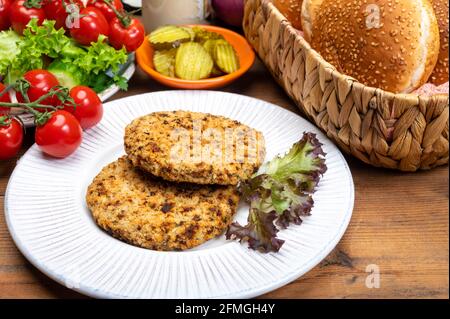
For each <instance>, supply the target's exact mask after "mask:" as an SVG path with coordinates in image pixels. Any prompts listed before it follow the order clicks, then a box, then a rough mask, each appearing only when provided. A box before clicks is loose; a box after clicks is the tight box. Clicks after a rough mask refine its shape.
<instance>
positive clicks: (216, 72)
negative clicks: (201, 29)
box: [203, 39, 227, 76]
mask: <svg viewBox="0 0 450 319" xmlns="http://www.w3.org/2000/svg"><path fill="white" fill-rule="evenodd" d="M222 42H225V43H227V42H226V41H225V40H221V39H219V40H206V42H205V43H203V47H204V48H205V50H206V51H207V52H208V53H209V55H211V57H212V58H213V59H214V49H215V47H216V44H217V43H222ZM223 74H224V73H223V72H222V70H221V69H219V67H218V66H217V65H216V64H215V63H214V67H213V69H212V71H211V75H212V76H221V75H223Z"/></svg>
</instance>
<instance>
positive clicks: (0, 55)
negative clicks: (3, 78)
mask: <svg viewBox="0 0 450 319" xmlns="http://www.w3.org/2000/svg"><path fill="white" fill-rule="evenodd" d="M20 41H21V40H20V37H19V35H18V34H17V33H15V32H14V31H2V32H0V75H6V74H7V73H8V69H9V67H10V66H11V64H12V62H13V60H14V59H15V58H16V56H17V55H18V54H19V53H20V49H19V46H18V43H19V42H20Z"/></svg>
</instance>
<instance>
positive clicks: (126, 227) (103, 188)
mask: <svg viewBox="0 0 450 319" xmlns="http://www.w3.org/2000/svg"><path fill="white" fill-rule="evenodd" d="M86 201H87V205H88V207H89V209H90V210H91V212H92V215H93V217H94V219H95V221H96V222H97V224H98V225H99V226H100V227H101V228H103V229H104V230H106V231H107V232H108V233H110V234H111V235H112V236H114V237H116V238H119V239H121V240H123V241H125V242H128V243H130V244H133V245H136V246H140V247H144V248H148V249H153V250H184V249H188V248H192V247H195V246H197V245H200V244H202V243H204V242H205V241H207V240H209V239H211V238H214V237H215V236H217V235H220V234H221V233H222V232H223V231H224V230H225V229H226V227H227V226H228V225H229V224H230V222H231V220H232V217H233V215H234V214H235V212H236V209H237V205H238V201H239V195H238V193H237V191H236V189H235V187H232V186H219V185H214V186H205V185H193V184H183V183H171V182H166V181H163V180H161V179H159V178H156V177H154V176H152V175H150V174H148V173H146V172H143V171H141V170H139V169H137V168H135V167H134V166H133V164H132V163H131V162H130V161H129V160H128V159H127V158H126V157H121V158H119V159H118V160H117V161H115V162H113V163H111V164H109V165H107V166H106V167H104V168H103V169H102V171H101V172H100V173H99V174H98V175H97V176H96V177H95V179H94V180H93V182H92V183H91V185H90V186H89V187H88V190H87V195H86Z"/></svg>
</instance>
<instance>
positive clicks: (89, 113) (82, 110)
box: [64, 85, 103, 130]
mask: <svg viewBox="0 0 450 319" xmlns="http://www.w3.org/2000/svg"><path fill="white" fill-rule="evenodd" d="M70 96H71V97H72V98H73V100H74V102H75V104H76V107H75V109H74V108H73V107H72V106H66V107H65V108H64V110H66V111H68V112H70V113H72V114H73V115H74V116H75V117H76V118H77V120H78V122H80V125H81V127H82V128H83V129H84V130H85V129H88V128H91V127H93V126H94V125H96V124H97V123H98V122H100V120H101V119H102V117H103V104H102V101H101V100H100V98H99V97H98V95H97V93H95V92H94V90H92V89H91V88H88V87H87V86H82V85H80V86H75V87H73V88H72V89H71V90H70Z"/></svg>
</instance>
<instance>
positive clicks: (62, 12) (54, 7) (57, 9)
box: [44, 0, 84, 30]
mask: <svg viewBox="0 0 450 319" xmlns="http://www.w3.org/2000/svg"><path fill="white" fill-rule="evenodd" d="M63 1H64V5H63ZM71 4H75V5H77V6H78V12H79V11H80V10H81V9H82V8H83V7H84V5H83V2H82V1H81V0H47V1H46V2H45V4H44V11H45V16H46V18H47V19H49V20H55V28H56V29H61V28H64V29H66V30H68V27H67V26H66V19H67V17H68V15H69V14H68V13H67V11H66V8H68V7H67V6H69V5H71Z"/></svg>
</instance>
